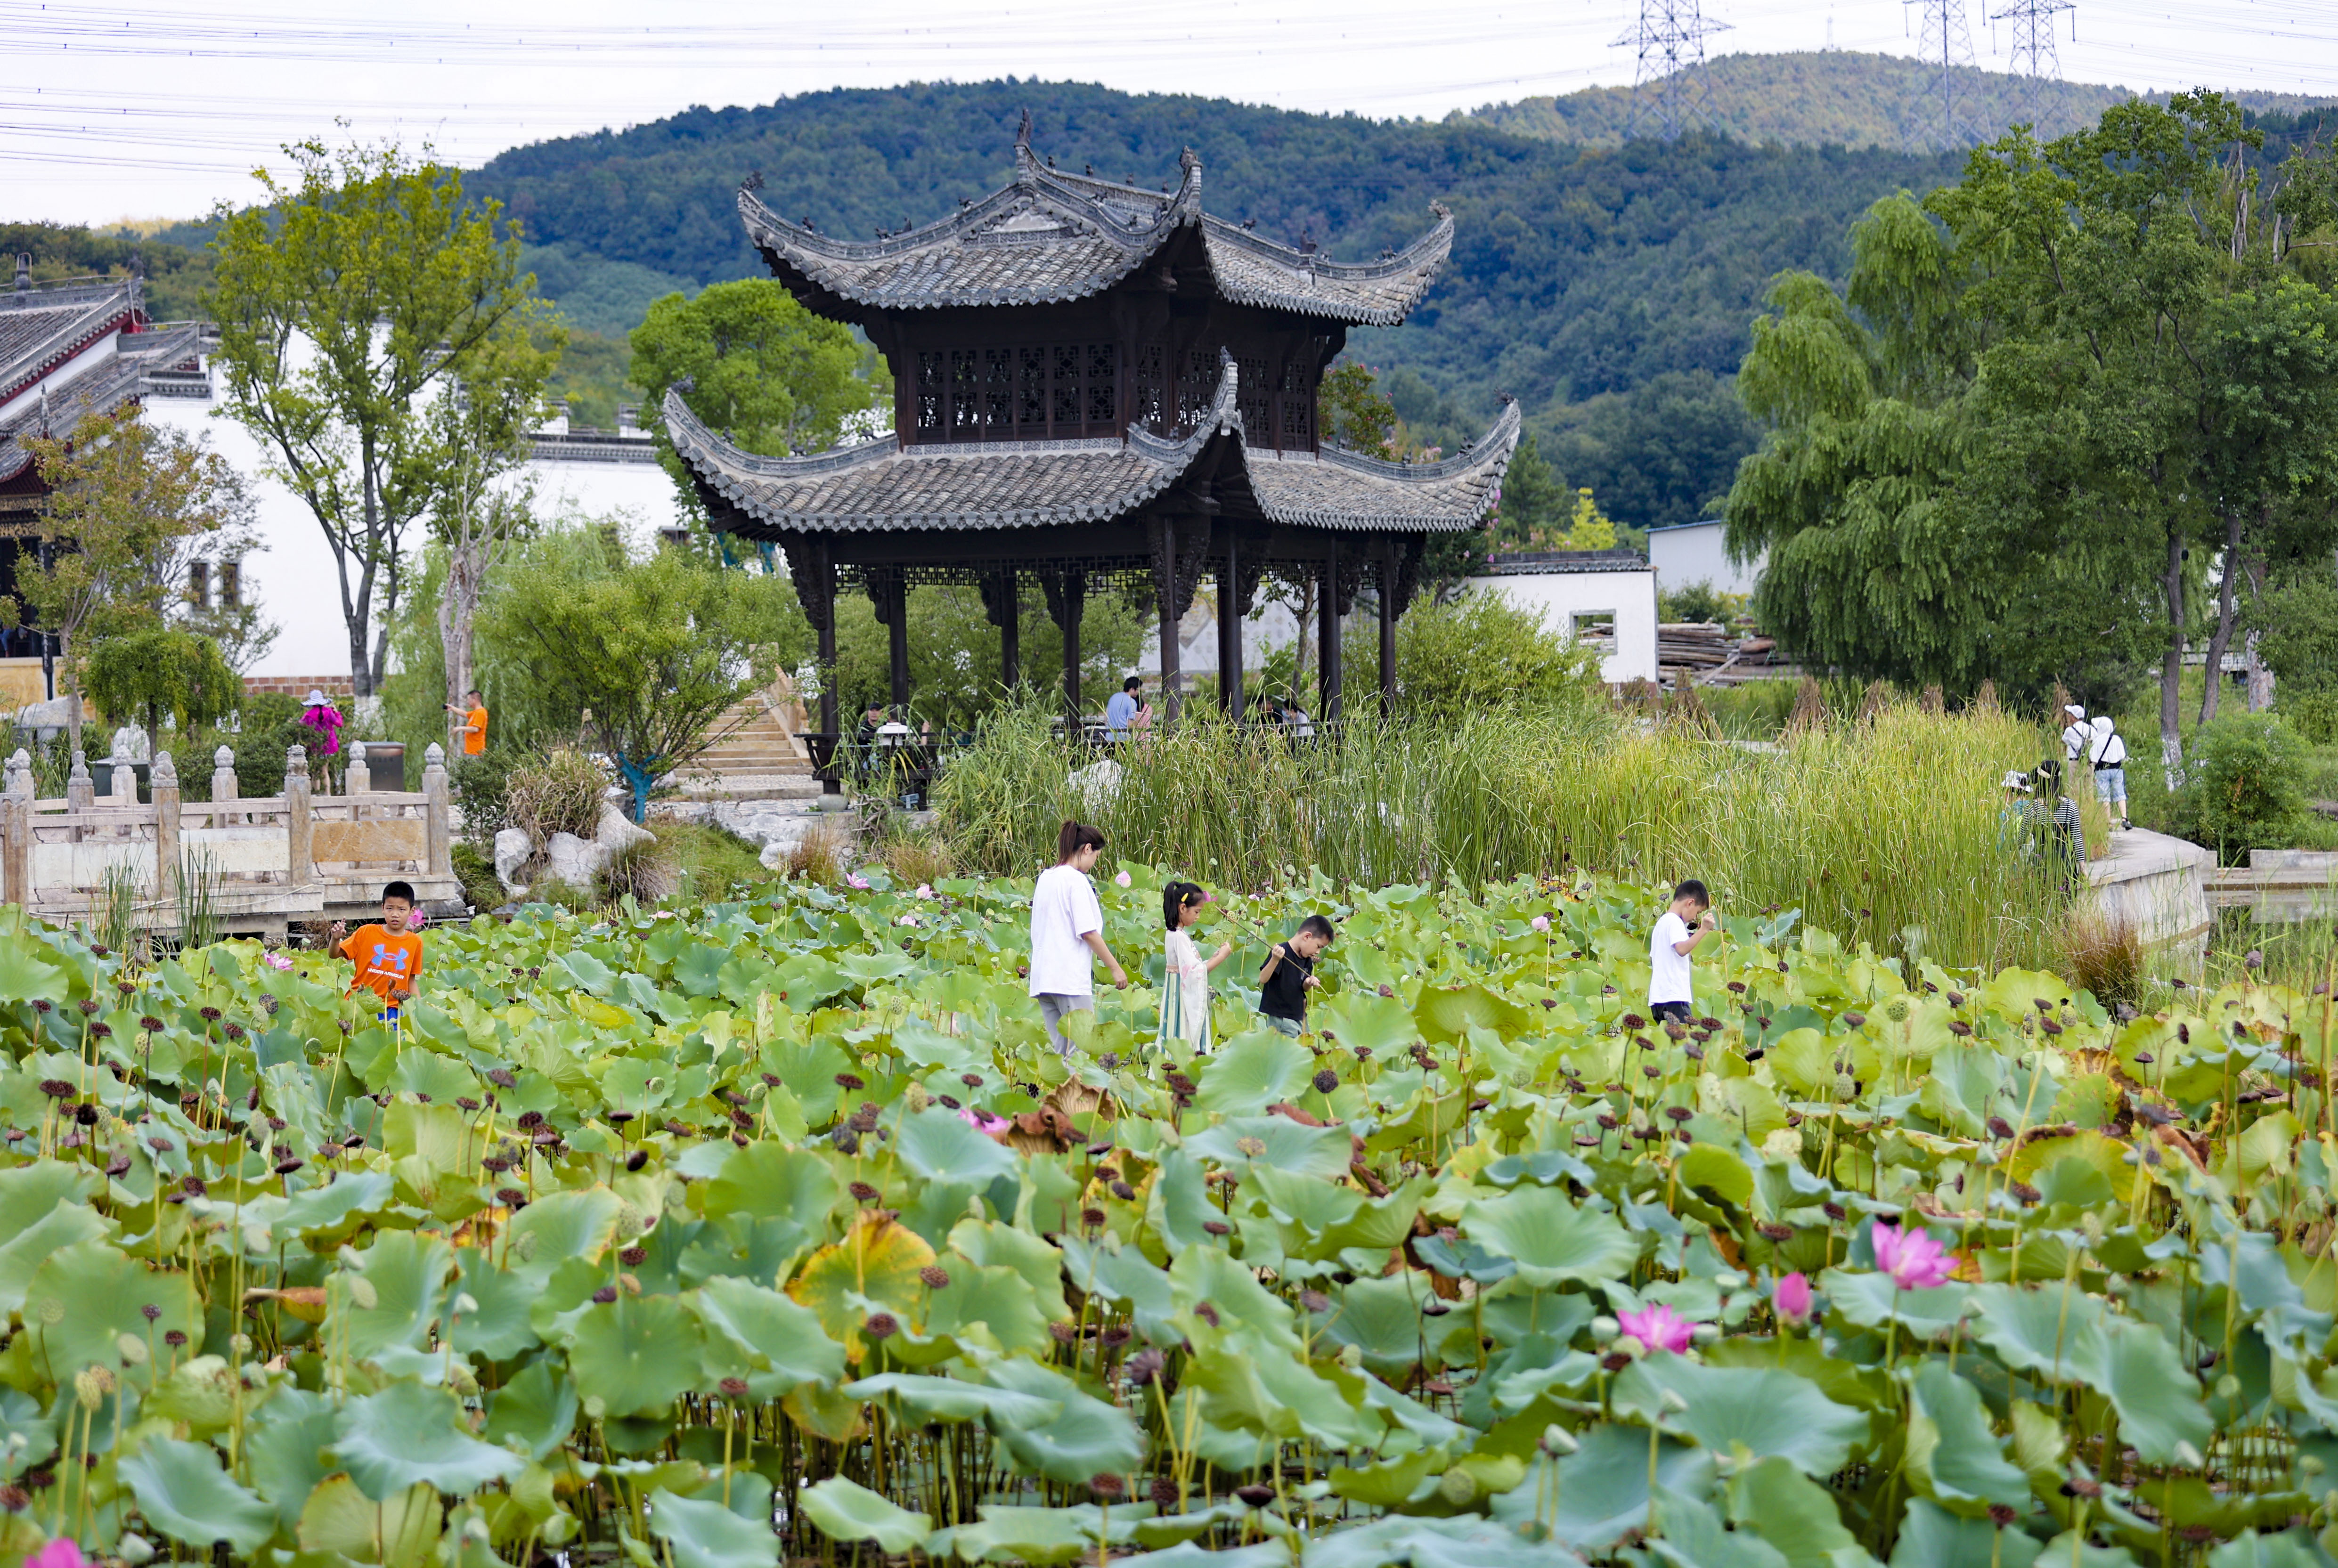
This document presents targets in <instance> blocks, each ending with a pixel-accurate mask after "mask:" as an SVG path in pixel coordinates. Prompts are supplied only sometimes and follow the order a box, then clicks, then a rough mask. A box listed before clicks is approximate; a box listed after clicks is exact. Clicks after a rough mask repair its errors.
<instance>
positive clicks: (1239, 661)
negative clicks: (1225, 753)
mask: <svg viewBox="0 0 2338 1568" xmlns="http://www.w3.org/2000/svg"><path fill="white" fill-rule="evenodd" d="M1241 549H1242V547H1241V546H1240V545H1238V544H1235V543H1234V537H1233V530H1232V529H1228V530H1227V531H1226V557H1225V564H1224V565H1223V566H1222V567H1220V568H1219V569H1218V705H1219V706H1220V707H1222V708H1223V709H1224V710H1225V711H1226V715H1227V717H1228V718H1232V719H1240V718H1241V717H1242V716H1243V632H1242V626H1243V603H1242V559H1241Z"/></svg>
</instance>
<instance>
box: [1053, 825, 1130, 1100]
mask: <svg viewBox="0 0 2338 1568" xmlns="http://www.w3.org/2000/svg"><path fill="white" fill-rule="evenodd" d="M1103 848H1104V835H1103V834H1101V833H1099V832H1097V831H1096V830H1095V828H1091V827H1089V826H1088V825H1087V824H1086V823H1085V822H1066V823H1065V824H1064V826H1063V829H1062V831H1061V832H1059V833H1057V834H1056V854H1057V855H1058V856H1060V857H1061V859H1060V860H1059V862H1058V863H1057V864H1056V865H1055V866H1053V867H1049V868H1048V869H1046V870H1045V871H1042V872H1040V873H1039V881H1038V884H1037V885H1036V887H1033V888H1032V889H1031V995H1033V996H1034V997H1035V998H1036V999H1037V1001H1038V1004H1039V1017H1040V1019H1041V1020H1042V1021H1043V1022H1045V1023H1046V1025H1047V1038H1048V1039H1049V1040H1050V1041H1052V1042H1054V1044H1055V1047H1056V1050H1057V1051H1059V1052H1061V1053H1062V1054H1065V1055H1066V1056H1068V1055H1070V1054H1071V1051H1072V1043H1071V1042H1070V1041H1069V1040H1067V1039H1066V1038H1065V1037H1064V1032H1063V1030H1062V1029H1061V1028H1060V1027H1059V1025H1060V1024H1062V1023H1063V1021H1064V1019H1065V1017H1066V1014H1073V1013H1089V1012H1093V1011H1095V968H1094V961H1095V959H1098V958H1101V959H1103V960H1104V961H1105V965H1106V966H1107V967H1108V968H1110V969H1111V970H1112V983H1113V984H1114V985H1117V986H1125V985H1127V984H1128V972H1127V971H1126V970H1125V969H1123V968H1122V967H1121V966H1120V960H1119V959H1117V958H1115V957H1114V956H1112V949H1111V948H1109V947H1107V946H1105V945H1104V907H1103V906H1102V905H1100V904H1098V903H1097V902H1096V893H1095V883H1093V882H1090V881H1089V880H1088V873H1089V872H1090V871H1092V870H1094V869H1095V863H1096V854H1097V852H1098V851H1099V850H1101V849H1103Z"/></svg>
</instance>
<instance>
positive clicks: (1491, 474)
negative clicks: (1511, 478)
mask: <svg viewBox="0 0 2338 1568" xmlns="http://www.w3.org/2000/svg"><path fill="white" fill-rule="evenodd" d="M1517 446H1518V405H1517V404H1516V403H1505V404H1504V405H1503V406H1502V412H1501V417H1499V418H1498V419H1496V420H1495V421H1494V426H1493V428H1492V429H1490V430H1488V431H1487V432H1486V434H1485V435H1484V436H1480V437H1479V438H1478V440H1477V441H1476V442H1475V443H1474V444H1472V445H1471V446H1470V447H1469V450H1468V451H1467V452H1463V453H1460V454H1459V455H1458V456H1452V457H1448V458H1446V459H1444V460H1443V461H1442V462H1438V463H1383V462H1381V461H1380V459H1379V458H1377V457H1366V456H1361V455H1360V454H1358V453H1354V452H1348V451H1343V450H1341V448H1339V447H1337V446H1327V447H1325V448H1324V449H1323V450H1322V451H1321V453H1319V454H1312V455H1311V454H1307V453H1298V454H1284V455H1277V454H1275V453H1272V452H1263V451H1258V452H1254V451H1251V450H1249V449H1248V448H1245V449H1244V450H1243V474H1244V475H1245V477H1246V478H1247V479H1248V480H1249V482H1250V488H1251V494H1252V495H1254V496H1256V497H1257V499H1258V508H1259V510H1260V511H1262V512H1263V513H1265V514H1266V515H1267V516H1269V517H1271V518H1272V519H1273V520H1274V521H1275V522H1277V523H1292V524H1305V525H1310V526H1313V527H1319V528H1345V529H1357V528H1363V529H1389V528H1398V529H1415V528H1419V529H1426V530H1428V531H1429V532H1431V533H1452V532H1455V531H1458V530H1459V529H1462V528H1469V527H1473V526H1475V525H1476V524H1478V521H1479V520H1480V519H1482V518H1483V517H1484V516H1485V515H1486V514H1487V513H1488V512H1489V511H1491V510H1492V509H1493V505H1494V492H1495V491H1496V489H1497V488H1498V487H1499V486H1500V485H1501V483H1502V473H1503V471H1504V470H1505V469H1507V468H1508V466H1509V465H1510V453H1511V452H1512V450H1513V449H1514V448H1516V447H1517Z"/></svg>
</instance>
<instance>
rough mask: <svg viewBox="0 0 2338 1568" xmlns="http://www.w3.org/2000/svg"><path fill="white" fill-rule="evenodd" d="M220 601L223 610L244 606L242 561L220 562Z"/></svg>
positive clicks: (238, 608) (237, 608)
mask: <svg viewBox="0 0 2338 1568" xmlns="http://www.w3.org/2000/svg"><path fill="white" fill-rule="evenodd" d="M219 602H220V608H221V609H222V610H240V609H241V608H243V563H241V561H222V562H221V563H220V564H219Z"/></svg>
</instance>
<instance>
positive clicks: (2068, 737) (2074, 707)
mask: <svg viewBox="0 0 2338 1568" xmlns="http://www.w3.org/2000/svg"><path fill="white" fill-rule="evenodd" d="M2062 717H2063V718H2065V719H2068V720H2069V722H2068V723H2067V724H2065V725H2063V726H2062V760H2063V761H2065V762H2076V761H2078V760H2079V759H2080V758H2082V757H2084V756H2086V754H2087V711H2086V710H2085V709H2084V708H2082V707H2080V706H2079V705H2078V703H2076V702H2066V703H2064V704H2063V705H2062Z"/></svg>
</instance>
